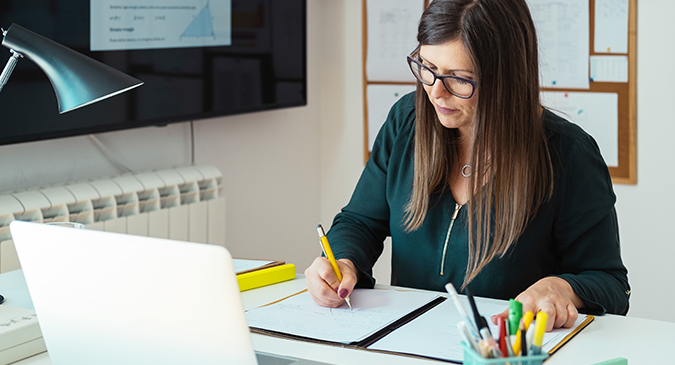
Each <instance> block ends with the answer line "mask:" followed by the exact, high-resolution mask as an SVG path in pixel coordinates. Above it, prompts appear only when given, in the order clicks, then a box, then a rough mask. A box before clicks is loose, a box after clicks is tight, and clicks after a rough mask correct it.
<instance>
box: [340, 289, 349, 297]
mask: <svg viewBox="0 0 675 365" xmlns="http://www.w3.org/2000/svg"><path fill="white" fill-rule="evenodd" d="M347 293H349V292H348V291H347V289H342V290H340V293H339V294H338V296H339V297H340V298H341V299H344V298H346V297H347Z"/></svg>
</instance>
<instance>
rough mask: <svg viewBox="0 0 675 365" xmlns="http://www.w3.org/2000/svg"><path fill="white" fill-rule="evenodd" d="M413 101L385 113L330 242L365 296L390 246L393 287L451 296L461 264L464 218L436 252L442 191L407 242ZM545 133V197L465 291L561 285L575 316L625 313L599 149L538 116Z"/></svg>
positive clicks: (443, 222) (444, 227) (449, 199)
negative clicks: (549, 187) (546, 282)
mask: <svg viewBox="0 0 675 365" xmlns="http://www.w3.org/2000/svg"><path fill="white" fill-rule="evenodd" d="M414 100H415V97H414V93H411V94H408V95H406V96H404V97H403V98H401V100H399V101H398V102H397V103H396V104H395V105H394V106H393V107H392V109H391V111H390V112H389V116H388V117H387V120H386V122H385V123H384V125H383V127H382V129H381V130H380V132H379V134H378V136H377V139H376V140H375V143H374V146H373V151H372V154H371V157H370V159H369V160H368V162H367V164H366V166H365V168H364V170H363V173H362V175H361V178H360V180H359V182H358V184H357V186H356V189H355V190H354V193H353V195H352V198H351V200H350V202H349V204H348V205H347V206H346V207H344V208H343V209H342V211H341V212H340V213H339V214H338V215H337V216H336V217H335V220H334V221H333V225H332V227H331V229H330V231H329V232H328V238H329V240H330V242H331V246H332V249H333V252H334V254H335V256H336V258H348V259H350V260H352V262H354V264H355V265H356V267H357V268H358V269H359V270H360V272H361V274H360V275H361V276H360V279H359V283H358V286H359V287H372V286H373V285H374V283H375V280H374V278H373V277H372V266H373V265H374V263H375V262H376V261H377V259H378V257H379V256H380V254H381V253H382V249H383V241H384V239H385V238H386V237H387V236H391V237H392V262H391V264H392V277H391V283H392V285H400V286H407V287H413V288H420V289H430V290H438V291H443V290H444V287H445V284H447V283H448V282H452V283H453V284H454V285H455V287H456V288H459V287H460V286H461V285H462V283H463V281H464V276H465V273H466V266H467V260H468V249H467V242H468V229H467V216H466V210H465V209H460V211H459V215H458V216H457V219H456V221H455V223H454V227H453V228H452V231H451V233H450V237H449V241H448V247H447V252H446V255H445V263H444V270H443V271H444V272H443V275H441V265H442V261H443V246H444V243H445V240H446V235H447V232H448V227H449V224H450V221H451V220H452V215H453V213H454V210H455V200H454V198H453V196H452V194H451V193H450V192H446V193H444V194H435V195H433V196H432V197H431V204H430V207H429V211H428V214H427V216H426V219H425V221H424V223H423V224H422V226H421V227H420V228H419V229H417V230H415V231H413V232H411V233H406V232H405V231H404V228H403V226H404V225H403V219H404V211H405V205H406V204H407V203H408V200H409V198H410V193H411V187H412V181H413V165H414V162H413V153H414V149H413V140H414V125H415V106H414V104H415V101H414ZM543 117H544V125H545V128H546V134H547V138H548V146H549V150H550V152H551V157H552V160H553V168H554V173H555V181H554V192H553V197H552V198H551V199H550V200H549V201H548V202H546V203H545V204H544V205H542V206H541V208H540V209H539V211H538V212H537V214H536V216H535V217H534V218H533V219H532V220H531V221H530V223H529V224H528V226H527V228H526V230H525V232H524V233H523V235H522V236H521V237H520V238H519V239H518V241H517V243H516V245H515V246H514V247H513V248H512V249H511V250H509V252H507V253H506V255H504V257H498V258H496V259H494V260H493V261H491V262H490V263H489V264H488V265H487V266H486V267H485V268H484V269H483V270H482V271H481V272H480V274H479V275H478V276H477V277H476V278H475V279H474V280H473V281H472V282H471V283H470V284H469V286H470V288H471V290H472V292H473V293H474V294H475V295H478V296H485V297H491V298H499V299H509V298H515V297H516V296H517V295H518V294H519V293H521V292H522V291H524V290H525V289H527V288H528V287H529V286H530V285H532V284H533V283H534V282H536V281H537V280H539V279H541V278H543V277H546V276H550V275H555V276H559V277H561V278H563V279H565V280H567V281H568V282H569V283H570V284H571V286H572V288H574V290H575V292H576V293H577V294H578V295H579V297H581V299H582V300H583V301H584V303H585V304H586V308H585V309H584V310H583V312H586V313H591V314H602V313H605V312H609V313H616V314H625V313H626V312H627V311H628V299H629V296H630V286H629V284H628V278H627V270H626V268H625V267H624V265H623V263H622V261H621V254H620V248H619V233H618V226H617V219H616V213H615V210H614V202H615V200H616V197H615V195H614V192H613V189H612V182H611V179H610V176H609V172H608V170H607V166H606V165H605V162H604V161H603V159H602V157H601V155H600V151H599V149H598V146H597V144H596V143H595V141H594V140H593V138H592V137H590V136H589V135H588V134H586V133H585V132H584V131H583V130H582V129H581V128H579V127H578V126H577V125H575V124H572V123H570V122H568V121H566V120H564V119H562V118H560V117H558V116H557V115H555V114H553V113H551V112H550V111H548V110H546V111H545V112H544V115H543Z"/></svg>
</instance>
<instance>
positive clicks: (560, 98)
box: [541, 92, 619, 166]
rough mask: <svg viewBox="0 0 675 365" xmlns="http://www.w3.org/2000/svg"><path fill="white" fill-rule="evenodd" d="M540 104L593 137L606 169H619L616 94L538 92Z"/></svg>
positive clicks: (617, 101) (617, 103)
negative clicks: (615, 167) (612, 167)
mask: <svg viewBox="0 0 675 365" xmlns="http://www.w3.org/2000/svg"><path fill="white" fill-rule="evenodd" d="M541 101H542V104H544V105H545V106H547V107H549V108H551V109H552V110H551V111H553V112H554V113H556V114H559V115H561V116H562V117H563V118H566V119H567V120H570V121H571V122H574V123H576V124H578V125H579V126H580V127H581V128H583V129H584V130H585V131H586V132H587V133H588V134H590V135H591V136H593V138H595V141H596V142H597V143H598V146H599V147H600V152H601V153H602V157H603V158H604V159H605V163H607V166H619V141H618V140H619V137H618V136H619V96H618V94H615V93H575V92H542V93H541Z"/></svg>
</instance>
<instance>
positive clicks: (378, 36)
mask: <svg viewBox="0 0 675 365" xmlns="http://www.w3.org/2000/svg"><path fill="white" fill-rule="evenodd" d="M366 7H367V17H366V21H367V23H368V25H367V27H368V29H367V37H368V46H367V54H366V78H367V79H368V81H402V82H414V81H415V78H414V77H413V75H412V73H411V72H410V69H409V68H408V64H407V63H406V59H405V58H406V56H407V55H409V54H410V52H412V51H413V49H415V47H416V46H417V22H418V21H419V19H420V17H421V16H422V12H423V11H424V1H422V0H368V1H367V3H366Z"/></svg>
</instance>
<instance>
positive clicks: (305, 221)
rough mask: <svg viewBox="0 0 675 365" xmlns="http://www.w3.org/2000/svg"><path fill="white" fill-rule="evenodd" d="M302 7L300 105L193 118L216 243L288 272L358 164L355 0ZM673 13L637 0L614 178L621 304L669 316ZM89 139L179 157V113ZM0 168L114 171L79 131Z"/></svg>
mask: <svg viewBox="0 0 675 365" xmlns="http://www.w3.org/2000/svg"><path fill="white" fill-rule="evenodd" d="M308 6H309V8H308V42H309V43H308V52H309V56H308V75H309V83H308V91H309V92H308V98H309V105H308V106H306V107H298V108H292V109H286V110H281V111H271V112H264V113H255V114H248V115H243V116H234V117H227V118H217V119H210V120H201V121H196V122H195V123H194V127H195V135H196V136H195V137H196V138H195V140H196V151H195V152H196V162H197V163H204V164H206V163H210V164H213V165H215V166H217V167H218V168H219V169H220V170H221V171H222V172H223V174H224V187H225V195H226V196H227V205H228V212H227V221H226V223H225V224H226V226H227V246H228V248H229V249H230V250H231V251H232V252H233V254H234V255H235V256H239V257H250V258H274V259H283V260H286V261H288V262H292V263H295V264H296V266H297V267H298V271H299V272H302V271H303V270H304V268H305V267H306V266H307V265H309V263H311V261H312V259H313V258H314V257H315V256H316V255H318V253H319V250H320V248H319V244H318V241H317V237H316V231H315V229H314V228H315V226H316V224H317V223H323V225H324V226H329V225H330V223H331V221H332V218H333V216H334V215H335V213H337V212H338V211H339V209H340V208H341V207H342V206H344V205H345V204H346V203H347V201H348V199H349V197H350V195H351V191H352V189H353V187H354V185H355V183H356V181H357V179H358V176H359V174H360V171H361V169H362V167H363V150H362V149H363V124H362V123H363V104H362V95H363V90H362V84H361V75H362V69H361V62H362V58H361V57H362V53H361V47H362V44H361V0H308ZM673 12H675V3H673V2H662V1H658V2H657V1H641V2H639V3H638V184H637V185H635V186H628V185H617V186H615V189H616V193H617V197H618V202H617V210H618V213H619V220H620V221H619V223H620V226H621V239H622V247H623V256H624V260H625V263H626V266H627V267H628V269H629V272H630V273H629V276H630V280H631V284H632V286H633V296H632V301H631V306H632V307H631V310H630V312H629V315H630V316H635V317H645V318H654V319H665V320H669V321H673V322H675V313H673V312H672V311H668V310H667V309H668V308H670V307H671V306H672V305H671V303H673V302H674V301H675V292H674V289H675V285H673V284H671V282H672V278H675V265H673V264H672V263H671V261H672V257H674V256H675V245H674V244H673V242H674V241H675V239H673V238H672V233H671V229H670V228H671V224H672V223H671V221H672V218H673V216H674V215H673V214H672V213H671V212H670V209H669V208H670V207H671V206H673V205H675V198H673V194H670V191H669V185H670V184H671V182H673V181H675V172H673V169H672V168H671V166H670V162H671V161H673V160H675V158H674V157H675V143H673V142H672V141H671V139H672V138H671V136H672V135H674V134H675V120H673V119H675V117H673V113H672V112H671V110H670V108H669V107H670V105H673V103H674V101H675V89H674V88H673V87H672V86H670V85H671V84H672V81H673V80H675V69H674V68H673V66H672V64H673V62H672V59H673V58H675V50H673V49H672V47H668V46H667V45H668V44H669V43H668V42H669V41H668V38H667V37H669V36H670V35H671V34H673V33H674V32H675V24H674V23H673V22H672V21H670V19H669V17H668V14H672V13H673ZM10 82H11V81H10ZM7 92H8V91H7ZM0 97H2V95H1V94H0ZM0 113H1V112H0ZM0 115H1V114H0ZM99 138H100V139H101V140H102V141H103V142H104V143H106V144H107V145H108V146H109V148H110V149H111V150H112V151H113V152H114V153H116V154H117V155H118V156H119V159H120V160H121V161H122V162H124V163H126V164H127V165H129V166H130V167H132V168H134V169H137V170H143V169H150V168H165V167H170V166H178V165H186V164H189V163H190V143H189V126H188V125H187V124H186V123H181V124H174V125H171V126H169V127H164V128H143V129H136V130H131V131H121V132H114V133H106V134H101V135H99ZM0 171H2V173H1V174H0V191H4V190H11V189H21V188H23V187H29V186H37V185H46V184H50V183H58V182H64V181H72V180H75V179H82V178H89V177H98V176H102V175H107V174H115V173H119V172H121V171H120V170H118V169H117V168H115V167H114V166H113V165H112V164H111V163H110V162H108V160H107V159H106V158H105V157H104V156H103V155H102V154H101V153H100V152H99V151H98V149H97V148H96V147H95V146H94V145H93V143H91V141H89V140H88V139H87V137H75V138H68V139H62V140H55V141H45V142H35V143H27V144H21V145H13V146H2V147H0Z"/></svg>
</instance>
